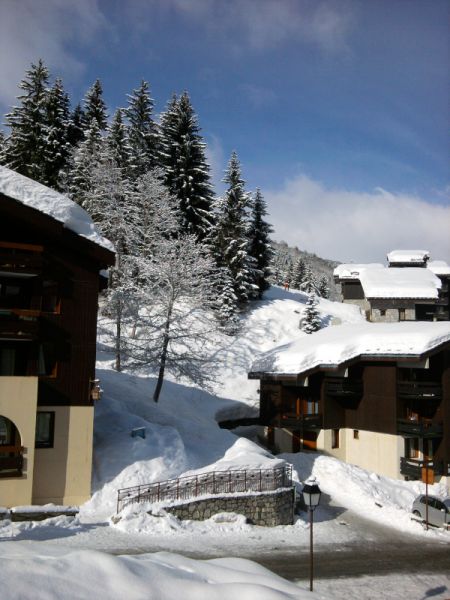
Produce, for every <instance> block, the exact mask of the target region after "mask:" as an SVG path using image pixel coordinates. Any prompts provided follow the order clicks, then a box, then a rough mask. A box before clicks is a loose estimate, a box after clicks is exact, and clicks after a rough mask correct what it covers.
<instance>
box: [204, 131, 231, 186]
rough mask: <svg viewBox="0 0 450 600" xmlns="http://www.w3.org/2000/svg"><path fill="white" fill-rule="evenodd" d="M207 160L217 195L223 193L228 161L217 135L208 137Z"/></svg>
mask: <svg viewBox="0 0 450 600" xmlns="http://www.w3.org/2000/svg"><path fill="white" fill-rule="evenodd" d="M206 160H207V162H208V164H209V166H210V167H211V180H212V182H213V185H214V188H215V190H216V192H217V193H219V194H220V193H221V190H222V189H223V187H224V184H223V183H222V179H223V175H224V170H225V167H226V160H225V156H224V150H223V146H222V142H221V140H220V138H219V137H217V136H216V135H214V134H212V135H208V136H207V145H206Z"/></svg>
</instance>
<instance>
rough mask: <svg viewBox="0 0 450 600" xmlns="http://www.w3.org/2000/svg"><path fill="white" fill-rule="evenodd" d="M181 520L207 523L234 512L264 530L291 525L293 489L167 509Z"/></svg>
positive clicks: (198, 501) (199, 501)
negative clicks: (217, 516) (209, 520)
mask: <svg viewBox="0 0 450 600" xmlns="http://www.w3.org/2000/svg"><path fill="white" fill-rule="evenodd" d="M164 508H165V510H166V511H167V512H169V513H170V514H172V515H174V516H176V517H178V518H179V519H181V520H192V521H204V520H205V519H209V518H210V517H212V516H213V515H216V514H218V513H223V512H232V513H238V514H240V515H244V516H245V517H247V520H248V522H249V523H252V524H253V525H262V526H264V527H275V526H276V525H292V524H293V522H294V488H290V489H285V490H280V491H277V492H264V493H261V494H251V495H246V494H239V495H236V496H232V495H228V494H227V495H224V496H217V497H213V498H204V499H203V500H194V501H192V502H186V503H185V504H179V503H177V504H176V505H173V506H165V507H164Z"/></svg>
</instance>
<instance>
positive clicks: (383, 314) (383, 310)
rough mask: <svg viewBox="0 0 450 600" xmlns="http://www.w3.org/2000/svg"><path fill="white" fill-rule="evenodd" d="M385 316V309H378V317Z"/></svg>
mask: <svg viewBox="0 0 450 600" xmlns="http://www.w3.org/2000/svg"><path fill="white" fill-rule="evenodd" d="M385 316H386V309H385V308H380V317H385Z"/></svg>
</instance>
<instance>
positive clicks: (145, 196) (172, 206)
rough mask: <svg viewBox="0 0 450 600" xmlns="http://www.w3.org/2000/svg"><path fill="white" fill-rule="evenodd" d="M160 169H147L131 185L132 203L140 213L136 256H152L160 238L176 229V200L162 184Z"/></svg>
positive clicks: (177, 228) (173, 233)
mask: <svg viewBox="0 0 450 600" xmlns="http://www.w3.org/2000/svg"><path fill="white" fill-rule="evenodd" d="M163 179H164V173H163V171H162V170H161V169H153V170H151V171H147V172H146V173H144V174H143V175H141V177H139V178H138V179H137V180H136V182H135V186H134V189H135V191H134V194H133V200H132V201H133V203H134V205H135V206H136V207H137V210H138V212H139V215H140V223H139V230H140V236H139V241H138V246H139V247H138V255H139V256H140V257H141V258H142V259H144V260H146V259H148V258H150V257H151V256H153V254H154V252H155V248H156V247H157V246H158V245H159V242H160V240H161V237H164V236H165V237H173V236H175V235H176V234H177V233H178V232H179V227H180V220H179V215H178V208H177V201H176V198H174V197H173V196H172V195H171V194H170V192H169V191H168V189H167V187H166V186H165V185H164V183H163Z"/></svg>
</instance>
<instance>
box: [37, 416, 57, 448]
mask: <svg viewBox="0 0 450 600" xmlns="http://www.w3.org/2000/svg"><path fill="white" fill-rule="evenodd" d="M54 433H55V413H54V412H44V411H40V412H38V413H37V414H36V443H35V446H36V448H53V439H54Z"/></svg>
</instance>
